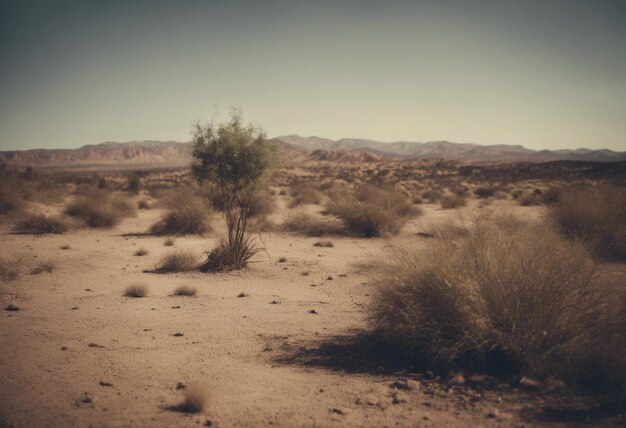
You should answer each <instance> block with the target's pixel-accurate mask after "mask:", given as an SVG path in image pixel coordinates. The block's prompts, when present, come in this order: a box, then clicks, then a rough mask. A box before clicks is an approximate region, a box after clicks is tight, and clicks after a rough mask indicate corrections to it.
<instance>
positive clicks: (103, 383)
mask: <svg viewBox="0 0 626 428" xmlns="http://www.w3.org/2000/svg"><path fill="white" fill-rule="evenodd" d="M100 386H113V384H112V383H110V382H105V381H103V380H101V381H100Z"/></svg>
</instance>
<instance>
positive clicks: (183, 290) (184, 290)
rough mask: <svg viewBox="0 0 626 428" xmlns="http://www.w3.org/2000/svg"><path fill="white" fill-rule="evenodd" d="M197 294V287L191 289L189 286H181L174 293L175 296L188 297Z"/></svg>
mask: <svg viewBox="0 0 626 428" xmlns="http://www.w3.org/2000/svg"><path fill="white" fill-rule="evenodd" d="M196 294H198V290H197V289H196V288H195V287H190V286H188V285H181V286H179V287H176V289H175V290H174V293H173V295H174V296H187V297H194V296H195V295H196Z"/></svg>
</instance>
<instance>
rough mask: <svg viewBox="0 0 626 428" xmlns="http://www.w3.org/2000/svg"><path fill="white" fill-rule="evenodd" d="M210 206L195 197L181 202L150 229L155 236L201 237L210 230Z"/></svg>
mask: <svg viewBox="0 0 626 428" xmlns="http://www.w3.org/2000/svg"><path fill="white" fill-rule="evenodd" d="M210 213H211V208H210V206H209V205H208V204H207V203H206V202H205V200H204V199H202V198H199V197H195V198H190V199H187V200H186V201H184V202H181V203H180V204H179V205H177V206H176V207H174V208H172V209H171V210H170V211H169V212H167V213H165V214H164V215H163V217H162V218H161V220H159V221H158V222H156V223H155V224H153V225H152V226H151V227H150V233H153V234H155V235H195V234H197V235H201V234H203V233H205V232H207V231H209V230H210V226H209V216H210Z"/></svg>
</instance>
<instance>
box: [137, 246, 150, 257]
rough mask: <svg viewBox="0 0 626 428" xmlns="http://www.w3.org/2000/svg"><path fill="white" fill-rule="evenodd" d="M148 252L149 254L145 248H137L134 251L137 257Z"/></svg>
mask: <svg viewBox="0 0 626 428" xmlns="http://www.w3.org/2000/svg"><path fill="white" fill-rule="evenodd" d="M146 254H148V250H146V249H145V248H137V250H136V251H135V253H134V255H135V256H137V257H142V256H145V255H146Z"/></svg>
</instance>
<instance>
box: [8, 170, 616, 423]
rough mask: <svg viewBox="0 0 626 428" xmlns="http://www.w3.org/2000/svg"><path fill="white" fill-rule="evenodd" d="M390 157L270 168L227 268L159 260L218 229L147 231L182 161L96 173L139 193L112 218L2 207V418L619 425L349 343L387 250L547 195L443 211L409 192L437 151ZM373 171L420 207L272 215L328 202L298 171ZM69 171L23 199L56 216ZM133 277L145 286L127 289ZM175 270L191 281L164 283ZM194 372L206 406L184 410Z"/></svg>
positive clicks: (607, 414) (330, 175)
mask: <svg viewBox="0 0 626 428" xmlns="http://www.w3.org/2000/svg"><path fill="white" fill-rule="evenodd" d="M390 168H391V167H390ZM429 168H430V167H429ZM455 168H456V167H455ZM384 169H385V168H381V167H380V166H376V165H373V166H372V168H371V170H367V168H359V169H358V170H356V171H354V172H346V171H350V170H349V168H339V167H336V166H328V167H327V168H326V169H324V168H322V167H321V166H320V165H314V166H310V167H309V168H295V169H291V168H286V169H281V170H280V171H277V173H275V175H274V179H273V180H272V181H271V182H270V186H269V191H268V193H267V194H266V195H265V198H268V200H271V201H272V203H273V205H274V208H273V209H272V210H271V212H270V213H269V214H268V215H267V218H266V219H265V222H266V223H267V224H269V226H267V225H266V226H265V227H262V228H260V229H261V232H260V233H259V236H258V238H257V239H258V243H259V244H260V245H261V246H262V247H263V248H264V251H261V252H259V253H258V254H256V255H255V256H254V258H253V259H252V262H251V263H250V264H249V265H248V266H247V267H246V268H244V269H242V270H239V271H232V272H217V273H203V272H200V271H197V270H191V271H183V272H171V273H158V272H157V270H158V269H155V266H157V265H158V264H159V261H160V260H161V259H162V258H163V257H164V256H166V255H168V254H171V253H175V252H178V251H188V252H190V253H191V254H193V255H194V256H195V257H196V258H197V260H196V261H197V262H198V263H200V262H202V261H203V259H204V258H205V257H206V253H207V251H209V250H210V249H211V248H212V247H213V246H214V245H215V244H216V243H217V241H218V236H219V235H220V234H223V232H224V229H225V225H224V220H223V218H222V216H221V215H220V213H219V212H218V211H217V210H215V211H214V212H213V213H212V214H211V216H210V223H211V228H210V230H209V231H207V232H205V233H202V234H188V235H184V236H179V235H177V234H175V233H173V234H167V233H164V234H163V233H162V234H154V233H149V231H150V226H151V225H152V224H155V223H156V222H158V221H159V219H160V218H161V217H162V216H163V215H164V214H165V213H166V212H167V211H168V207H166V206H165V205H163V204H162V203H160V194H159V192H151V189H150V188H149V186H150V185H151V184H154V183H156V182H166V183H167V186H166V187H167V189H169V190H170V191H171V189H174V192H176V191H177V190H176V189H178V188H179V187H180V186H186V185H187V184H188V180H187V179H186V178H185V172H184V171H182V172H181V171H180V170H174V172H171V171H170V172H167V171H166V172H163V171H160V172H159V173H158V174H156V173H155V175H153V176H150V175H144V176H143V177H142V186H141V188H140V189H139V190H137V191H135V192H126V191H125V190H124V189H123V185H122V184H123V183H124V180H125V176H124V175H120V174H119V172H111V173H108V175H107V174H105V173H102V174H101V175H102V176H104V177H106V179H107V182H108V183H113V184H114V185H115V184H119V186H118V187H117V188H115V189H114V190H112V192H115V193H116V194H119V195H121V196H120V197H123V198H124V199H125V200H126V201H128V202H129V203H130V204H132V205H133V206H136V205H137V204H140V203H141V201H144V202H145V205H146V207H147V209H137V210H135V212H134V213H132V214H129V215H127V216H125V217H124V218H123V219H121V220H120V221H119V222H118V223H117V224H115V225H113V226H112V227H106V228H98V227H96V228H89V227H85V226H82V225H78V224H77V223H72V222H70V223H69V224H70V226H69V227H68V228H67V230H66V231H65V232H64V233H58V234H32V233H24V232H21V233H16V231H15V224H16V221H17V220H16V218H17V217H13V216H10V215H7V216H4V217H0V218H1V220H0V223H1V229H0V243H1V245H0V258H1V259H2V260H4V261H5V262H6V263H8V267H6V268H5V270H7V271H10V273H11V274H7V275H6V276H5V278H3V279H2V280H1V281H0V293H1V294H0V303H1V304H2V309H3V310H2V311H1V313H0V349H1V350H2V351H1V352H0V379H1V380H0V426H2V427H4V426H7V427H12V426H15V427H28V426H97V427H100V426H103V427H104V426H163V427H166V426H167V427H174V426H219V427H229V426H240V427H246V426H267V425H272V426H283V427H298V426H306V427H327V426H338V427H339V426H341V427H343V426H354V427H357V426H380V427H395V426H402V427H404V426H406V427H409V426H411V427H413V426H517V427H522V426H524V427H529V426H572V425H575V426H623V425H622V424H623V423H624V421H625V419H624V413H623V408H622V407H619V406H618V407H617V408H615V406H614V405H613V404H611V405H606V403H607V402H608V401H610V400H608V401H607V398H606V396H603V395H588V394H586V393H584V392H580V391H579V390H578V389H576V388H574V387H573V386H571V385H569V383H565V382H562V381H559V380H555V379H548V378H543V379H538V380H535V379H525V381H521V382H520V379H519V378H517V379H515V380H511V379H509V378H498V377H492V376H490V375H487V374H485V373H482V372H480V371H476V372H469V371H465V370H464V371H457V372H456V373H452V372H447V373H444V372H442V371H438V370H435V369H433V370H425V368H424V367H413V366H411V365H406V364H402V363H401V362H397V361H392V360H390V359H389V358H387V355H385V354H384V352H383V353H380V352H370V350H369V349H368V348H367V346H365V347H364V346H362V345H356V344H355V343H354V341H353V340H352V339H353V338H354V337H356V336H358V334H359V332H362V331H364V330H367V328H368V327H367V326H368V307H369V305H370V304H371V303H372V302H371V301H372V299H373V296H374V295H375V294H374V290H373V287H375V283H374V277H375V276H376V272H377V271H378V269H379V268H378V265H379V264H380V263H381V262H383V261H385V260H386V259H388V258H390V257H392V255H393V253H394V251H395V250H396V249H397V248H411V249H419V248H427V247H429V246H431V245H433V241H434V240H435V239H436V238H434V237H433V235H435V234H434V233H433V232H432V231H433V230H436V228H437V225H444V226H445V227H449V226H450V225H451V224H455V223H463V222H467V221H471V219H472V218H474V217H475V216H476V215H479V214H481V213H484V212H495V213H510V214H513V215H515V216H518V217H521V218H523V219H526V220H529V221H534V220H537V221H540V220H541V219H543V218H544V217H545V216H546V215H547V212H548V210H549V207H548V206H547V205H545V204H542V203H534V201H528V203H521V202H520V201H519V199H514V198H513V197H512V196H510V193H507V194H501V195H497V194H491V195H489V196H485V197H477V196H475V195H473V194H471V192H470V193H469V194H468V196H467V198H466V199H467V200H466V202H464V203H465V206H458V207H454V208H451V209H444V208H442V206H441V204H440V202H435V201H431V200H429V199H423V198H417V197H416V195H417V193H421V192H423V191H425V190H427V189H426V188H424V187H422V188H419V189H418V187H416V184H421V185H424V186H426V187H427V186H428V185H430V184H432V183H446V181H445V180H447V179H449V177H448V178H446V177H438V176H434V175H432V174H431V172H432V171H433V170H434V169H435V167H432V168H431V169H424V170H423V172H424V173H423V174H422V175H421V177H420V176H410V177H405V175H406V174H405V175H403V171H407V170H408V169H406V168H399V167H393V168H391V170H392V171H394V172H393V173H389V172H387V173H380V171H382V170H384ZM377 171H378V173H377ZM429 171H430V172H429ZM46 174H48V173H47V172H46ZM68 174H69V173H68ZM92 174H93V172H92V171H90V172H89V173H88V174H87V175H89V177H92ZM540 175H541V174H539V176H538V177H531V178H529V179H528V180H525V181H520V182H515V186H513V187H516V188H518V189H522V191H523V192H527V193H528V195H531V196H532V195H533V193H532V190H533V189H534V188H536V187H537V183H541V185H542V186H543V188H544V189H545V188H547V187H548V185H546V181H545V180H544V179H543V178H542V177H540ZM372 176H377V177H383V178H384V179H387V178H388V177H389V176H393V177H396V178H398V179H397V180H395V181H394V180H392V181H393V183H392V184H394V185H395V186H396V187H397V188H400V189H401V190H403V191H405V193H407V194H408V195H412V196H411V197H412V198H413V201H414V202H416V204H415V205H416V206H417V207H419V209H420V211H421V214H420V215H418V216H414V217H412V218H410V219H408V220H407V221H406V223H404V224H403V225H402V227H401V229H400V231H399V232H398V233H395V234H390V235H385V236H382V237H372V238H367V237H359V236H345V235H333V234H329V235H324V236H321V237H320V236H307V234H306V233H299V232H298V231H296V230H293V229H292V230H288V229H286V228H284V227H283V226H282V225H283V224H284V223H285V222H286V220H287V219H288V218H289V217H290V216H291V215H292V214H293V213H296V212H298V213H320V212H322V213H323V211H324V203H323V202H320V203H309V202H310V201H307V200H304V201H302V202H301V203H300V202H299V203H297V204H296V203H294V202H293V201H294V199H295V197H294V196H293V194H292V192H291V191H290V189H291V188H292V187H293V186H294V183H297V182H299V181H301V180H303V179H306V180H310V181H311V182H315V183H317V184H320V183H322V182H326V183H335V184H337V183H339V184H341V183H345V184H346V185H355V183H356V184H359V183H361V182H366V181H367V180H368V178H369V177H372ZM452 176H454V177H457V178H458V177H459V176H458V174H452ZM72 177H73V176H72ZM172 177H173V178H172ZM461 177H462V176H461ZM66 178H67V177H66ZM462 179H463V180H465V178H462ZM481 179H484V176H481ZM550 179H551V180H553V181H558V180H561V178H560V177H556V178H555V177H551V178H550ZM64 180H65V181H64V182H63V183H65V184H63V186H64V187H63V188H64V189H65V190H64V193H62V194H61V195H60V196H58V197H56V198H52V200H46V198H43V197H42V198H39V200H37V198H31V200H28V201H26V202H25V204H26V207H25V208H22V209H23V210H27V211H30V212H37V213H45V214H47V215H51V216H57V215H60V214H61V213H62V212H63V210H64V207H65V206H66V205H67V203H68V201H71V200H72V199H73V198H75V197H76V194H77V193H76V192H77V189H78V188H79V187H80V184H75V183H73V182H72V183H70V182H71V181H72V180H75V178H71V180H70V179H64ZM455 180H456V179H455ZM563 180H564V181H567V178H564V179H563ZM563 180H562V181H563ZM383 181H384V180H383ZM457 181H458V180H457ZM93 182H94V180H92V182H90V183H87V184H86V186H91V185H93V186H95V184H94V183H93ZM153 182H154V183H153ZM67 183H70V184H67ZM424 183H425V184H424ZM466 184H467V182H466ZM479 185H480V183H477V182H471V183H470V184H469V186H470V188H476V187H477V186H479ZM451 186H452V185H451ZM416 189H417V190H416ZM508 189H509V191H510V190H511V189H512V187H509V188H508ZM44 192H47V191H44ZM442 192H444V193H445V192H446V190H445V189H444V190H442ZM537 194H538V193H536V194H535V196H537ZM407 198H409V196H407ZM418 199H419V200H418ZM73 221H74V222H76V221H77V220H73ZM168 240H169V241H170V242H166V241H168ZM319 242H322V244H323V245H324V246H318V245H315V244H317V243H319ZM329 242H330V243H329ZM166 244H167V245H166ZM326 245H328V246H326ZM331 245H332V246H331ZM140 249H141V250H142V251H140V252H138V250H140ZM138 254H141V255H138ZM602 269H604V270H606V271H609V270H610V271H611V275H613V277H612V278H613V280H614V281H618V282H619V281H623V280H624V278H626V266H625V265H624V264H623V263H607V264H604V265H603V267H602ZM137 284H138V285H143V286H144V287H145V290H146V291H147V293H146V294H147V295H145V296H144V297H142V298H132V297H127V296H125V291H126V290H127V288H128V287H129V286H131V285H137ZM622 284H623V282H622ZM180 286H188V287H192V288H195V289H196V290H197V294H196V295H195V296H177V295H173V294H174V292H175V289H177V287H180ZM9 305H10V306H12V307H13V309H14V310H5V308H7V309H8V308H9ZM193 388H197V389H200V390H201V391H202V392H203V394H206V395H207V398H206V400H205V401H206V405H205V406H203V408H202V410H200V411H199V412H195V413H188V412H184V411H181V410H184V409H182V408H181V407H180V406H179V403H181V400H182V399H183V397H184V394H185V391H188V390H189V389H193Z"/></svg>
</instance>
